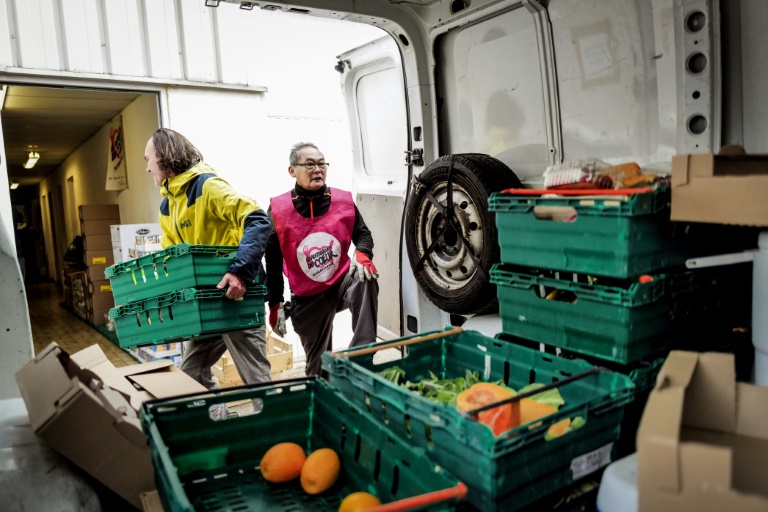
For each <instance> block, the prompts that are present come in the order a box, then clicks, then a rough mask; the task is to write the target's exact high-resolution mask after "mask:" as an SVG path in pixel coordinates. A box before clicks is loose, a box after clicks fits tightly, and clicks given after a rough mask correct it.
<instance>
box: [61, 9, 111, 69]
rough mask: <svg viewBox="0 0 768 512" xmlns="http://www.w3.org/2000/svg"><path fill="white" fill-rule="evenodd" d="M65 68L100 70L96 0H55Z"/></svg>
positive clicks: (102, 59)
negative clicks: (56, 0) (58, 8)
mask: <svg viewBox="0 0 768 512" xmlns="http://www.w3.org/2000/svg"><path fill="white" fill-rule="evenodd" d="M59 2H60V4H59V6H60V12H61V25H62V30H61V34H62V36H61V43H62V47H63V50H64V55H65V56H66V61H65V62H66V69H67V71H74V72H76V73H104V72H105V71H106V70H105V69H104V51H103V48H104V46H105V41H103V40H102V36H101V16H100V14H101V13H100V12H99V11H100V8H99V0H59Z"/></svg>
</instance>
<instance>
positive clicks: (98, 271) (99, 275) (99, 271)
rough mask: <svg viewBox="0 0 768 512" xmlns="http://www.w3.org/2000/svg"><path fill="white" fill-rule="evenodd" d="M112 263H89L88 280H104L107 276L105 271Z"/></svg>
mask: <svg viewBox="0 0 768 512" xmlns="http://www.w3.org/2000/svg"><path fill="white" fill-rule="evenodd" d="M111 266H112V265H111V264H110V265H106V264H105V265H89V266H88V281H104V280H105V279H106V277H105V276H104V271H105V270H107V267H111Z"/></svg>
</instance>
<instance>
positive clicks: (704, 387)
mask: <svg viewBox="0 0 768 512" xmlns="http://www.w3.org/2000/svg"><path fill="white" fill-rule="evenodd" d="M766 424H768V387H761V386H755V385H752V384H745V383H741V382H736V370H735V365H734V357H733V355H732V354H715V353H705V354H699V353H695V352H681V351H673V352H671V353H670V354H669V357H668V358H667V360H666V362H665V363H664V366H662V368H661V372H660V373H659V376H658V378H657V381H656V387H655V388H654V389H653V391H652V392H651V395H650V397H649V398H648V402H647V404H646V406H645V412H644V413H643V419H642V421H641V423H640V430H639V431H638V433H637V456H638V484H639V493H640V496H639V500H640V512H651V511H653V512H723V511H733V512H736V511H739V512H757V511H763V512H764V511H766V510H768V429H767V428H766Z"/></svg>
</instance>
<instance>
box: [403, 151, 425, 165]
mask: <svg viewBox="0 0 768 512" xmlns="http://www.w3.org/2000/svg"><path fill="white" fill-rule="evenodd" d="M405 165H415V166H416V167H423V166H424V150H423V149H422V148H416V149H414V150H413V151H405Z"/></svg>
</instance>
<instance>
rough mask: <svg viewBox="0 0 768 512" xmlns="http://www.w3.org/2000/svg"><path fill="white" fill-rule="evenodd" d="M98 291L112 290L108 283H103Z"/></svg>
mask: <svg viewBox="0 0 768 512" xmlns="http://www.w3.org/2000/svg"><path fill="white" fill-rule="evenodd" d="M99 291H100V292H111V291H112V287H111V286H110V285H108V284H103V285H101V286H100V287H99Z"/></svg>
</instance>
